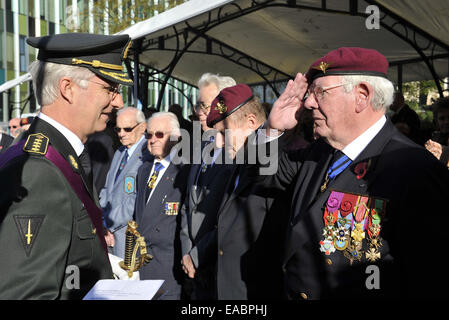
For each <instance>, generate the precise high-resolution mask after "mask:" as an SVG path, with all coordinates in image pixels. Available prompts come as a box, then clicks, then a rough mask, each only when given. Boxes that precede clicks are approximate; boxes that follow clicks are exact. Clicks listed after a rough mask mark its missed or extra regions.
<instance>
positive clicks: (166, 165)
mask: <svg viewBox="0 0 449 320" xmlns="http://www.w3.org/2000/svg"><path fill="white" fill-rule="evenodd" d="M170 160H171V154H168V156H166V157H165V158H164V159H162V160H156V159H155V160H154V163H153V167H152V168H151V172H150V175H149V176H148V180H147V184H146V187H147V188H148V183H149V182H150V179H151V176H152V175H153V172H154V165H155V164H156V163H157V162H160V163H162V165H163V166H164V167H163V168H162V169H161V170H159V174H158V175H157V179H156V182H155V184H154V188H153V189H152V190H151V191H150V195H149V196H148V199H147V202H146V203H148V201H149V200H150V199H151V196H152V194H153V192H154V190H155V189H156V187H157V185H158V183H159V181H161V179H162V176H163V175H164V173H165V171H166V170H167V168H168V166H169V165H170Z"/></svg>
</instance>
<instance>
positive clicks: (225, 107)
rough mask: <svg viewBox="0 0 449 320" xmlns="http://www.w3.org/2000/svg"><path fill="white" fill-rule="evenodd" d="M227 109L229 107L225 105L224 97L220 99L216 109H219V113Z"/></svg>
mask: <svg viewBox="0 0 449 320" xmlns="http://www.w3.org/2000/svg"><path fill="white" fill-rule="evenodd" d="M227 109H228V107H227V106H226V105H225V103H224V100H222V99H220V100H218V102H217V106H216V107H215V110H217V111H218V113H219V114H223V113H225V112H226V110H227Z"/></svg>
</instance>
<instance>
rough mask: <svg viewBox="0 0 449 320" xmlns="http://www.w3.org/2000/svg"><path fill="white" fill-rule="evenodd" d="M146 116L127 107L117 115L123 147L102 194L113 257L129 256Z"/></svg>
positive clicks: (115, 157) (117, 128) (115, 129)
mask: <svg viewBox="0 0 449 320" xmlns="http://www.w3.org/2000/svg"><path fill="white" fill-rule="evenodd" d="M145 129H146V123H145V115H144V114H143V112H142V111H140V110H138V109H137V108H134V107H127V108H123V109H121V110H119V112H118V113H117V124H116V127H115V128H114V131H115V132H116V133H117V135H118V138H119V140H120V143H121V144H122V146H121V147H120V148H119V149H118V150H117V151H116V152H115V154H114V157H113V159H112V162H111V166H110V168H109V171H108V174H107V176H106V183H105V186H104V188H103V189H102V190H101V192H100V205H101V208H102V210H103V219H104V223H105V227H106V229H107V230H108V231H107V234H106V243H107V244H108V246H109V247H110V248H111V249H110V250H111V251H112V252H111V253H112V254H113V255H115V256H117V257H120V258H122V259H123V258H124V256H125V231H126V227H127V225H128V221H129V220H132V218H133V213H134V205H135V201H136V178H137V170H138V169H139V167H140V166H141V165H142V163H143V156H144V153H145V151H146V143H147V141H146V139H145V137H144V132H145Z"/></svg>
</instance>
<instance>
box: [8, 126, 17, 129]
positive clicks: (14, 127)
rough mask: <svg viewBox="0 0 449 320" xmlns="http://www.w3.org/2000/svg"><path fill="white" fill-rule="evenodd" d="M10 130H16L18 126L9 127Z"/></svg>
mask: <svg viewBox="0 0 449 320" xmlns="http://www.w3.org/2000/svg"><path fill="white" fill-rule="evenodd" d="M8 128H9V129H16V128H18V126H8Z"/></svg>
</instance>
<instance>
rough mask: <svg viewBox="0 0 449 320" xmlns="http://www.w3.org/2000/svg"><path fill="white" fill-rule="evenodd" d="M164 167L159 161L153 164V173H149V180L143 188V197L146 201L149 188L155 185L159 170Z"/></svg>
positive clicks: (149, 191)
mask: <svg viewBox="0 0 449 320" xmlns="http://www.w3.org/2000/svg"><path fill="white" fill-rule="evenodd" d="M162 169H164V165H163V164H162V163H160V162H156V163H155V164H154V170H153V174H152V175H151V178H150V180H149V181H148V185H147V187H148V188H146V190H145V199H146V200H147V201H148V197H149V196H150V193H151V190H153V189H154V188H155V187H156V180H157V177H158V175H159V172H160V171H161V170H162Z"/></svg>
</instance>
